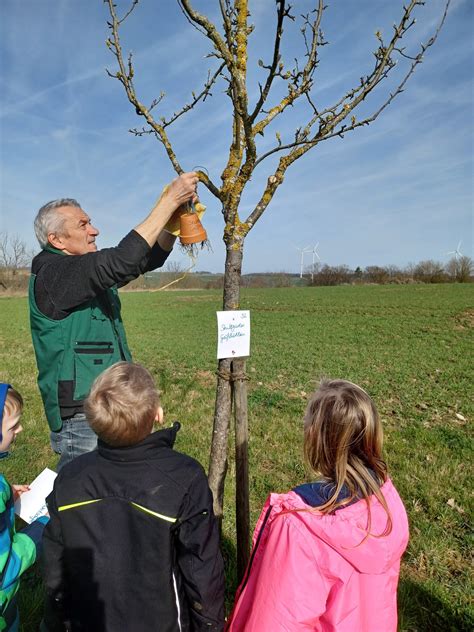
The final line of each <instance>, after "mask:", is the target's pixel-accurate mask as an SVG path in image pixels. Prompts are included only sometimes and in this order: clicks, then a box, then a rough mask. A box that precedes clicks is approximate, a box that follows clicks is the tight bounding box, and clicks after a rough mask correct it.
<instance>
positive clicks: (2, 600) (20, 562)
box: [0, 382, 48, 632]
mask: <svg viewBox="0 0 474 632" xmlns="http://www.w3.org/2000/svg"><path fill="white" fill-rule="evenodd" d="M22 410H23V399H22V397H21V395H20V394H19V393H18V392H17V391H15V390H14V389H13V388H12V387H11V386H10V384H4V383H3V382H0V459H1V458H4V457H6V456H7V455H8V448H9V447H10V445H11V444H12V443H13V441H15V439H16V436H17V435H18V434H19V433H20V432H21V431H22V430H23V428H22V427H21V422H20V417H21V412H22ZM27 489H28V486H27V485H9V483H8V481H7V480H6V478H5V477H4V476H3V474H0V630H1V631H2V632H4V631H6V632H16V631H17V630H18V629H19V616H18V606H17V592H18V587H19V583H20V575H21V574H22V573H23V572H24V571H25V570H26V569H27V568H29V567H30V566H31V565H32V564H33V563H34V562H35V560H36V558H37V555H38V547H39V545H40V542H41V538H42V535H43V529H44V526H45V524H46V523H47V522H48V518H47V517H46V516H42V517H40V518H38V520H35V521H34V522H32V523H31V524H30V525H28V526H27V527H26V528H25V529H22V530H21V531H20V532H19V533H16V530H15V509H14V502H15V500H16V499H17V498H18V496H19V495H20V494H22V493H23V492H24V491H27Z"/></svg>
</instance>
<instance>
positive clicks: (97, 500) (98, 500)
mask: <svg viewBox="0 0 474 632" xmlns="http://www.w3.org/2000/svg"><path fill="white" fill-rule="evenodd" d="M101 500H102V498H97V499H95V500H84V501H83V502H81V503H73V504H72V505H62V506H61V507H58V511H66V509H74V508H75V507H83V506H84V505H90V504H91V503H98V502H100V501H101Z"/></svg>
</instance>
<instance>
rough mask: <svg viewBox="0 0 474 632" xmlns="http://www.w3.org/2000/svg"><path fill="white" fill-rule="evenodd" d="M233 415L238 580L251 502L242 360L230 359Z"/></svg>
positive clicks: (246, 558) (244, 555)
mask: <svg viewBox="0 0 474 632" xmlns="http://www.w3.org/2000/svg"><path fill="white" fill-rule="evenodd" d="M232 376H233V381H232V385H233V396H234V419H235V470H236V471H235V479H236V481H235V485H236V487H235V495H236V498H235V505H236V527H237V576H238V581H239V582H240V581H241V580H242V578H243V576H244V573H245V569H246V568H247V564H248V561H249V544H250V504H249V466H248V434H249V433H248V409H247V378H246V376H245V360H243V359H235V360H233V361H232Z"/></svg>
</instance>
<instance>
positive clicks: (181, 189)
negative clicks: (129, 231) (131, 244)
mask: <svg viewBox="0 0 474 632" xmlns="http://www.w3.org/2000/svg"><path fill="white" fill-rule="evenodd" d="M198 182H199V178H198V176H197V173H196V172H195V171H190V172H189V173H182V174H181V175H180V176H178V177H177V178H175V179H174V180H173V182H171V183H170V184H169V185H168V186H167V187H166V188H165V190H164V191H163V193H162V195H161V197H160V199H159V200H158V202H157V203H156V204H155V206H154V207H153V209H152V210H151V213H150V214H149V215H148V217H147V218H146V219H145V220H144V221H143V222H142V223H141V224H139V225H138V226H137V227H136V228H135V230H136V232H137V233H138V234H139V235H141V236H142V237H143V239H145V240H146V241H147V242H148V244H149V245H150V246H153V245H154V244H155V243H156V240H157V239H158V236H159V235H160V233H161V231H162V230H163V228H164V227H165V226H166V224H167V223H168V220H169V219H170V217H171V216H172V215H173V213H174V212H175V211H176V209H177V208H179V207H180V206H182V205H183V204H186V203H187V202H196V201H197V199H198V197H197V194H196V189H197V184H198ZM163 239H165V241H166V243H164V242H163V243H161V242H162V240H163ZM173 243H174V237H171V236H170V235H167V234H166V235H164V236H162V235H160V245H161V246H162V247H163V248H164V249H165V250H168V249H169V250H171V248H172V247H173Z"/></svg>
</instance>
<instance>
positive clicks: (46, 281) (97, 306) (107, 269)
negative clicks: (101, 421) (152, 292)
mask: <svg viewBox="0 0 474 632" xmlns="http://www.w3.org/2000/svg"><path fill="white" fill-rule="evenodd" d="M168 255H169V253H168V252H166V251H164V250H162V249H161V248H160V247H159V246H158V245H155V246H154V248H150V247H149V245H148V244H147V242H146V241H145V240H144V239H143V238H142V237H141V236H140V235H139V234H138V233H136V232H135V231H131V232H130V233H129V234H128V235H127V236H126V237H125V238H124V239H123V240H122V241H121V242H120V244H119V245H118V246H116V247H115V248H106V249H103V250H99V251H97V252H93V253H88V254H85V255H64V254H63V253H62V252H61V251H59V250H56V249H54V248H47V249H45V250H43V251H42V252H40V253H39V254H38V255H37V256H36V257H35V258H34V260H33V263H32V269H31V271H32V274H31V279H30V289H29V301H30V323H31V334H32V338H33V346H34V349H35V354H36V362H37V366H38V385H39V388H40V391H41V396H42V398H43V404H44V408H45V412H46V417H47V419H48V424H49V426H50V428H51V430H53V431H59V430H61V427H62V420H63V419H65V418H68V417H71V416H72V415H74V414H75V413H78V412H82V410H83V408H82V407H83V400H84V398H85V397H86V396H87V394H88V392H89V389H90V387H91V385H92V382H93V381H94V379H95V378H96V377H97V375H99V374H100V373H102V371H103V370H104V369H106V368H107V367H109V366H111V365H112V364H114V363H115V362H118V361H119V360H127V361H130V360H131V354H130V351H129V349H128V345H127V340H126V336H125V330H124V327H123V324H122V319H121V315H120V299H119V297H118V293H117V285H123V284H125V283H127V282H128V281H130V280H131V279H134V278H136V277H137V276H139V275H140V274H142V273H144V272H147V271H148V270H151V269H154V268H156V267H158V266H160V265H163V263H164V261H165V260H166V258H167V256H168Z"/></svg>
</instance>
